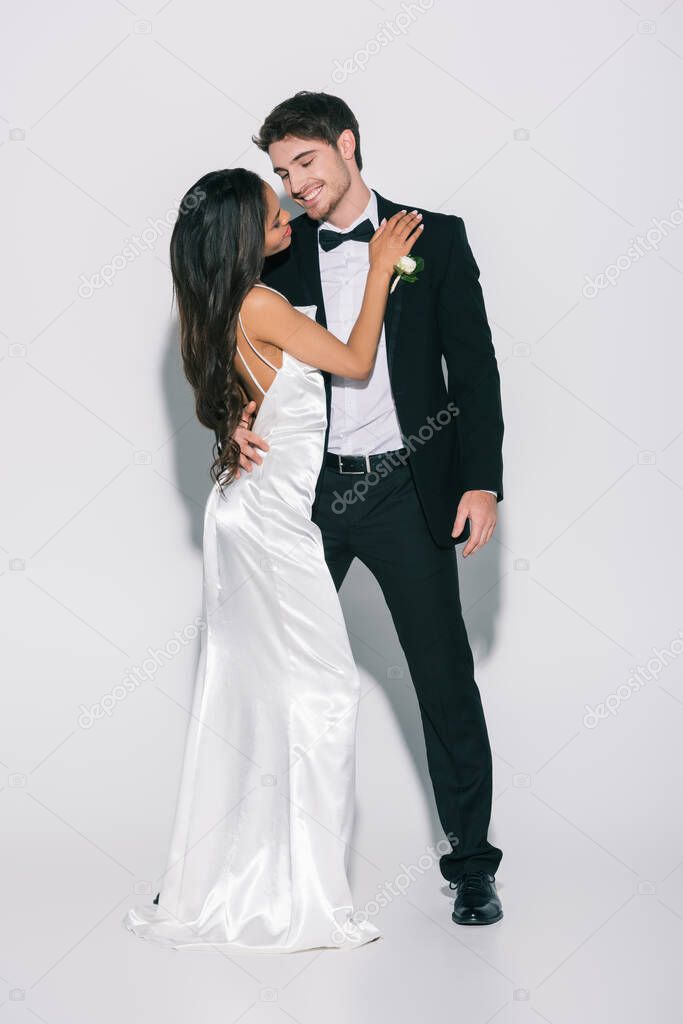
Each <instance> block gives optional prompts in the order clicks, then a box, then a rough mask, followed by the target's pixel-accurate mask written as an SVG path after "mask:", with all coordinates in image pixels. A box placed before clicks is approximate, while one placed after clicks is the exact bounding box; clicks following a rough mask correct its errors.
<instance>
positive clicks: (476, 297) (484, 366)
mask: <svg viewBox="0 0 683 1024" xmlns="http://www.w3.org/2000/svg"><path fill="white" fill-rule="evenodd" d="M375 194H376V195H377V207H378V213H379V219H380V220H381V219H382V218H383V217H387V218H389V217H391V215H392V214H394V213H396V212H397V211H398V210H401V209H406V210H412V209H414V207H413V206H410V205H408V204H404V205H403V206H400V205H398V204H397V203H393V202H390V201H389V200H388V199H384V197H383V196H381V195H380V194H379V193H378V192H376V191H375ZM418 209H419V208H418ZM419 212H421V213H422V214H423V221H422V222H423V223H424V226H425V227H424V232H423V233H422V235H421V236H420V238H418V240H417V241H416V243H415V245H414V246H413V248H412V250H411V255H419V256H422V257H423V259H424V261H425V265H424V269H423V270H422V272H421V273H420V274H419V276H418V279H417V281H416V282H415V283H413V284H409V283H407V282H405V281H399V283H398V285H397V286H396V288H395V289H394V292H393V294H391V295H390V296H389V298H388V300H387V308H386V313H385V319H384V324H385V336H386V348H387V361H388V365H389V378H390V381H391V390H392V394H393V398H394V403H395V405H396V412H397V415H398V421H399V425H400V428H401V433H402V435H403V443H404V444H405V445H406V446H407V447H408V448H409V449H410V450H411V455H410V458H409V459H408V464H409V465H410V467H411V469H412V473H413V479H414V481H415V486H416V489H417V493H418V496H419V498H420V502H421V504H422V508H423V510H424V513H425V517H426V519H427V523H428V526H429V530H430V533H431V535H432V537H433V539H434V541H435V542H436V544H438V545H439V546H440V547H452V546H453V545H454V544H456V543H457V544H460V543H462V542H463V541H465V540H466V539H467V538H468V537H469V522H468V523H467V525H466V526H465V529H464V530H463V532H462V533H461V534H460V536H459V537H457V538H456V539H454V538H453V537H451V530H452V528H453V521H454V519H455V515H456V511H457V506H458V502H459V501H460V498H461V496H462V494H463V492H464V491H469V490H479V489H482V490H492V491H495V492H496V495H497V498H498V501H502V499H503V481H502V475H503V459H502V442H503V415H502V410H501V398H500V377H499V374H498V365H497V362H496V356H495V352H494V348H493V344H492V342H491V331H490V329H489V325H488V321H487V318H486V310H485V307H484V299H483V296H482V291H481V287H480V285H479V268H478V267H477V264H476V262H475V259H474V256H473V255H472V251H471V249H470V246H469V243H468V241H467V235H466V233H465V225H464V223H463V221H462V218H460V217H456V216H453V215H449V214H443V213H431V212H430V211H428V210H420V211H419ZM318 227H319V224H318V222H317V221H313V220H311V218H309V217H308V216H307V215H306V214H302V215H301V216H300V217H296V218H295V219H294V220H293V221H292V240H291V243H290V246H289V248H288V249H287V250H285V251H284V252H282V253H278V254H277V255H275V256H273V257H270V258H269V259H267V260H266V261H265V265H264V268H263V272H262V274H261V279H262V280H263V282H264V283H265V284H268V285H270V286H271V287H272V288H277V290H278V291H281V292H282V293H283V294H284V295H286V296H287V298H288V299H289V301H290V302H291V303H292V304H293V305H297V306H301V305H315V306H317V311H316V319H317V321H318V323H320V324H322V326H323V327H326V326H327V321H326V317H325V304H324V300H323V292H322V285H321V282H320V263H319V259H318ZM442 356H443V357H445V362H446V366H447V381H446V379H445V377H444V373H443V366H442ZM323 376H324V379H325V390H326V394H327V419H328V431H327V435H326V437H325V444H327V436H328V435H329V419H330V398H331V375H330V374H329V373H327V372H326V371H323ZM349 454H353V453H349ZM324 473H325V468H324V466H323V467H322V468H321V472H320V476H319V478H318V483H317V488H316V499H315V503H314V506H313V510H314V512H315V508H316V504H317V501H318V498H319V495H320V488H321V485H322V480H323V475H324ZM354 479H355V478H354V477H349V486H351V485H352V484H353V482H354Z"/></svg>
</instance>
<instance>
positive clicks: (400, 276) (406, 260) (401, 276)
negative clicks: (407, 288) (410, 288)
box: [389, 256, 425, 295]
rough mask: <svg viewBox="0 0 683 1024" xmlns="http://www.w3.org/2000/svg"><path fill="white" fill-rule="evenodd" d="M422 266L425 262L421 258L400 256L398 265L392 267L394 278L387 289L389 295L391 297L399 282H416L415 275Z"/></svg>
mask: <svg viewBox="0 0 683 1024" xmlns="http://www.w3.org/2000/svg"><path fill="white" fill-rule="evenodd" d="M424 265H425V261H424V260H423V259H422V257H421V256H401V258H400V260H399V261H398V263H397V264H396V265H395V266H394V270H395V271H396V277H395V278H394V280H393V283H392V285H391V288H390V289H389V294H390V295H391V293H392V292H393V290H394V288H395V287H396V285H397V284H398V282H399V281H407V282H408V284H414V283H415V281H417V275H418V274H419V273H420V271H421V270H422V268H423V267H424Z"/></svg>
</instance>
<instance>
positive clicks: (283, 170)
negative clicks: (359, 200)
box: [268, 132, 355, 220]
mask: <svg viewBox="0 0 683 1024" xmlns="http://www.w3.org/2000/svg"><path fill="white" fill-rule="evenodd" d="M349 134H351V136H352V137H353V134H352V133H349ZM345 136H346V132H344V133H342V135H340V137H339V139H340V140H343V141H348V140H346V138H345ZM338 145H339V142H338V143H337V146H330V145H329V143H327V142H323V141H322V139H299V138H296V137H295V136H293V135H286V136H285V137H284V139H281V140H280V141H279V142H272V143H271V144H270V146H269V147H268V155H269V156H270V160H271V163H272V165H273V170H274V171H275V173H276V174H277V175H279V177H280V178H281V179H282V182H283V184H284V187H285V191H286V193H287V195H288V196H291V198H292V199H293V200H294V202H295V203H297V204H298V205H299V206H301V207H302V209H304V210H305V211H306V213H307V214H308V216H309V217H310V218H311V219H312V220H327V219H328V217H330V215H331V214H332V213H333V212H334V210H335V208H336V206H337V204H338V203H339V202H340V200H341V199H342V198H343V197H344V195H345V194H346V192H347V191H348V189H349V187H350V185H351V174H350V172H349V168H348V165H347V161H346V160H345V159H344V158H343V156H342V154H341V152H340V150H339V149H338V148H337V147H338ZM354 159H355V158H354Z"/></svg>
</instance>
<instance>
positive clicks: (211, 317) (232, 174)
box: [171, 167, 266, 493]
mask: <svg viewBox="0 0 683 1024" xmlns="http://www.w3.org/2000/svg"><path fill="white" fill-rule="evenodd" d="M265 222H266V197H265V192H264V184H263V181H262V180H261V178H259V176H258V174H254V172H253V171H248V170H246V169H245V168H243V167H235V168H232V169H230V170H224V171H211V172H210V173H209V174H205V175H204V177H203V178H200V179H199V181H197V182H196V183H195V184H194V185H193V186H192V188H191V189H189V191H188V192H186V193H185V195H184V196H183V199H182V200H181V203H180V207H179V210H178V218H177V220H176V222H175V226H174V228H173V234H172V236H171V272H172V274H173V295H174V298H175V300H176V303H177V306H178V314H179V318H180V351H181V355H182V360H183V368H184V371H185V376H186V377H187V379H188V381H189V382H190V384H191V385H192V388H193V390H194V396H195V410H196V413H197V418H198V419H199V422H200V423H202V424H203V425H204V426H205V427H208V428H209V429H210V430H213V432H214V434H215V437H216V440H215V444H214V446H213V457H214V461H213V463H212V465H211V467H210V470H209V472H210V475H211V478H212V479H213V480H214V481H215V482H216V483H218V486H219V488H220V490H221V493H223V484H229V483H230V482H231V480H233V479H234V476H235V472H236V470H237V468H238V465H239V456H240V448H239V445H238V444H237V442H236V441H234V440H233V438H232V434H233V432H234V430H235V428H236V427H237V425H238V424H239V421H240V417H241V414H242V406H243V402H244V399H243V396H242V393H241V391H240V389H239V386H238V380H237V376H236V373H235V370H234V357H235V346H236V344H237V336H236V327H237V315H238V313H239V310H240V306H241V305H242V302H243V301H244V298H245V296H246V295H247V293H248V292H249V290H250V289H251V288H252V287H253V285H254V282H255V281H257V280H258V279H259V276H260V274H261V270H262V268H263V262H264V258H265V254H264V233H265Z"/></svg>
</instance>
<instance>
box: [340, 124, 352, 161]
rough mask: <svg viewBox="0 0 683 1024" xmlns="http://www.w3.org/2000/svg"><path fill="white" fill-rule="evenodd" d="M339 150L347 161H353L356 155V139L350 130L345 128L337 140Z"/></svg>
mask: <svg viewBox="0 0 683 1024" xmlns="http://www.w3.org/2000/svg"><path fill="white" fill-rule="evenodd" d="M337 149H338V150H339V152H340V153H341V155H342V156H343V157H344V159H345V160H352V159H353V158H354V156H355V153H356V138H355V136H354V134H353V132H352V131H351V129H350V128H345V129H344V131H343V132H342V133H341V135H340V136H339V138H338V139H337Z"/></svg>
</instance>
